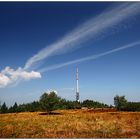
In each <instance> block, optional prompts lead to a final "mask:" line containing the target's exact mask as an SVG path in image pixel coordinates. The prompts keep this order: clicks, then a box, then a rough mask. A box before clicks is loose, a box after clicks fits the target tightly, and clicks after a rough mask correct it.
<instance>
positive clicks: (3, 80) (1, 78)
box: [0, 73, 11, 88]
mask: <svg viewBox="0 0 140 140" xmlns="http://www.w3.org/2000/svg"><path fill="white" fill-rule="evenodd" d="M10 83H11V80H10V79H9V78H8V77H7V76H5V75H4V74H1V73H0V88H2V87H5V86H7V85H8V84H10Z"/></svg>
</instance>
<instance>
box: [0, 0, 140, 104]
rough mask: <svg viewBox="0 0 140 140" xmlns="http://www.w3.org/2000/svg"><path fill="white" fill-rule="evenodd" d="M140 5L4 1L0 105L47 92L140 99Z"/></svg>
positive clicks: (0, 35) (107, 100)
mask: <svg viewBox="0 0 140 140" xmlns="http://www.w3.org/2000/svg"><path fill="white" fill-rule="evenodd" d="M139 9H140V3H139V2H137V3H132V2H129V3H126V2H41V3H35V2H34V3H33V2H28V3H26V2H24V3H21V2H20V3H17V2H13V3H10V2H9V3H8V2H5V3H4V2H3V3H2V2H1V3H0V19H1V21H0V101H1V103H3V102H4V101H5V102H6V103H7V105H12V104H14V102H17V103H19V104H20V103H26V102H31V101H33V100H37V99H39V97H40V95H41V94H42V93H43V92H45V91H49V90H56V91H57V92H58V95H59V96H61V97H62V98H66V99H67V100H75V87H76V65H78V67H79V84H80V85H79V86H80V100H81V101H82V100H85V99H93V100H97V101H100V102H104V103H107V104H113V97H114V96H115V95H116V94H118V95H125V96H126V98H127V99H128V100H129V101H140V94H139V92H140V86H139V83H140V74H139V71H140V65H139V60H140V55H139V54H140V27H139V25H140V10H139Z"/></svg>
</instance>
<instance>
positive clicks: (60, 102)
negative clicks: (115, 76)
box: [0, 91, 140, 113]
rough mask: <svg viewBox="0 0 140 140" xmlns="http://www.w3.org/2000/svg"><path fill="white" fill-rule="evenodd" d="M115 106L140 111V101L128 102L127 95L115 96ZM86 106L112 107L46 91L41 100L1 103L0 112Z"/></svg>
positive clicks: (123, 109) (50, 110) (122, 109)
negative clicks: (69, 98) (9, 104)
mask: <svg viewBox="0 0 140 140" xmlns="http://www.w3.org/2000/svg"><path fill="white" fill-rule="evenodd" d="M114 105H115V108H116V109H117V110H119V111H140V102H128V101H127V100H126V99H125V96H118V95H116V96H115V97H114ZM82 107H86V108H111V107H113V106H112V105H111V106H109V105H107V104H104V103H100V102H97V101H93V100H88V99H87V100H84V101H83V102H77V101H68V100H65V99H63V98H61V97H59V96H58V95H57V94H56V93H55V92H53V91H52V92H50V93H44V94H42V95H41V97H40V99H39V101H33V102H31V103H26V104H19V105H18V104H17V103H16V102H15V104H14V105H13V106H10V107H7V106H6V103H5V102H4V103H3V104H2V105H0V113H16V112H35V111H47V112H48V113H51V112H52V111H53V110H57V109H81V108H82Z"/></svg>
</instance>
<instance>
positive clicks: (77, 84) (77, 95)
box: [76, 66, 79, 102]
mask: <svg viewBox="0 0 140 140" xmlns="http://www.w3.org/2000/svg"><path fill="white" fill-rule="evenodd" d="M76 101H77V102H79V73H78V66H77V67H76Z"/></svg>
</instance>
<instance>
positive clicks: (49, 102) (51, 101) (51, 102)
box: [40, 91, 60, 113]
mask: <svg viewBox="0 0 140 140" xmlns="http://www.w3.org/2000/svg"><path fill="white" fill-rule="evenodd" d="M59 101H60V97H58V96H57V94H56V93H55V92H54V91H52V92H50V93H44V94H43V95H42V96H41V97H40V104H41V107H42V109H43V110H46V111H47V112H49V113H51V111H53V110H55V109H57V108H58V104H59Z"/></svg>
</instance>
